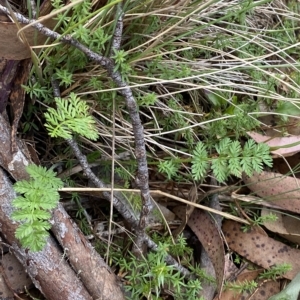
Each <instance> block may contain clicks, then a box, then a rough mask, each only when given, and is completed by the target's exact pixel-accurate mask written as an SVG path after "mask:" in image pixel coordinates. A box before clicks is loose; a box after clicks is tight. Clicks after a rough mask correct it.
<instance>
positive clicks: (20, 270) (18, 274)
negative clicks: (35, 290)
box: [1, 253, 32, 293]
mask: <svg viewBox="0 0 300 300" xmlns="http://www.w3.org/2000/svg"><path fill="white" fill-rule="evenodd" d="M1 264H2V267H3V270H4V272H5V274H6V278H7V279H8V280H9V283H10V285H11V287H12V288H13V289H14V291H15V292H17V293H20V292H24V291H25V290H24V286H26V287H27V288H29V287H30V286H32V281H31V279H30V277H29V275H28V274H27V273H26V272H25V270H24V267H23V266H22V265H21V263H20V262H19V261H18V260H17V259H16V257H15V256H14V255H12V254H9V253H8V254H5V255H3V257H2V260H1Z"/></svg>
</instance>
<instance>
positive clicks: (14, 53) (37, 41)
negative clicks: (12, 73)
mask: <svg viewBox="0 0 300 300" xmlns="http://www.w3.org/2000/svg"><path fill="white" fill-rule="evenodd" d="M56 22H57V21H55V20H51V19H49V20H45V21H44V22H42V24H43V25H45V26H46V27H48V28H50V29H51V28H54V26H55V24H56ZM17 32H18V27H17V26H16V24H14V23H12V22H0V41H1V43H0V58H6V59H8V60H22V59H26V58H30V57H31V54H30V50H29V49H28V47H27V46H26V44H24V43H22V42H21V41H20V39H19V38H18V36H17ZM24 32H25V36H26V38H27V40H28V43H29V45H30V46H36V45H43V44H44V43H45V41H46V39H47V37H46V36H44V35H42V34H41V33H38V31H37V30H35V29H34V28H32V27H30V28H27V29H25V30H24Z"/></svg>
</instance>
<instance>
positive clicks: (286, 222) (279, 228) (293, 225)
mask: <svg viewBox="0 0 300 300" xmlns="http://www.w3.org/2000/svg"><path fill="white" fill-rule="evenodd" d="M270 213H272V214H273V215H276V216H277V220H276V221H274V222H273V221H266V222H264V226H265V227H266V228H267V229H268V230H270V231H273V232H276V233H278V234H279V235H280V236H282V237H284V238H285V239H287V240H288V241H291V242H293V243H296V244H300V220H299V219H297V218H295V217H293V216H287V215H283V214H281V213H280V212H276V211H275V212H274V211H273V210H270V209H267V208H263V209H262V211H261V216H265V215H268V214H270Z"/></svg>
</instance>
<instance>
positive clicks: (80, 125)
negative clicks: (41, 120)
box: [45, 93, 98, 140]
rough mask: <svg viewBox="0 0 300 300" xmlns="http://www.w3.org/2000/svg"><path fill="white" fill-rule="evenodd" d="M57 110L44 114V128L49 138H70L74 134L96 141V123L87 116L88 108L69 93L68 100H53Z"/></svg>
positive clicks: (50, 110) (51, 109)
mask: <svg viewBox="0 0 300 300" xmlns="http://www.w3.org/2000/svg"><path fill="white" fill-rule="evenodd" d="M55 103H56V106H57V109H56V110H55V109H53V108H49V109H48V111H47V112H46V113H45V118H46V121H47V122H46V124H45V126H46V128H47V130H48V132H49V134H50V136H51V137H61V138H64V139H70V138H72V134H73V133H76V134H79V135H82V136H84V137H86V138H88V139H91V140H97V138H98V132H97V129H96V126H95V124H96V122H95V120H94V118H93V117H92V116H90V115H89V113H88V111H89V106H88V105H87V104H86V103H85V102H84V101H82V100H81V99H80V98H78V97H77V96H76V95H75V94H74V93H71V94H70V96H69V98H67V99H61V98H55Z"/></svg>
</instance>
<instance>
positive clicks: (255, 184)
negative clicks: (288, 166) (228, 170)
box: [243, 172, 300, 213]
mask: <svg viewBox="0 0 300 300" xmlns="http://www.w3.org/2000/svg"><path fill="white" fill-rule="evenodd" d="M243 180H244V182H245V184H247V186H248V188H249V189H250V190H251V191H253V192H254V193H255V194H257V195H258V196H260V197H262V198H263V199H264V200H265V201H269V202H272V203H273V204H275V205H277V206H278V207H280V208H281V209H284V210H289V211H292V212H296V213H300V193H299V188H300V180H299V179H297V178H294V177H289V176H284V175H281V174H278V173H273V172H262V173H260V174H258V173H254V174H253V175H252V176H251V177H249V176H246V175H243Z"/></svg>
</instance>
